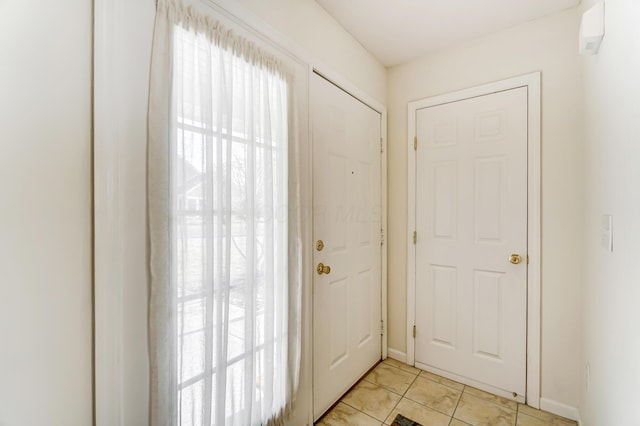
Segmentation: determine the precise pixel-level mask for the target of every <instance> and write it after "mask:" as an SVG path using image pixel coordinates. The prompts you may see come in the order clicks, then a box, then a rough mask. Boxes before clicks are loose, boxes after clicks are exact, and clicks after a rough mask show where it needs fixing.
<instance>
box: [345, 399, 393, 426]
mask: <svg viewBox="0 0 640 426" xmlns="http://www.w3.org/2000/svg"><path fill="white" fill-rule="evenodd" d="M340 402H341V403H343V404H344V405H346V406H348V407H351V408H353V409H354V410H356V411H357V412H358V413H362V414H364V415H365V416H367V417H369V418H371V419H373V420H375V421H376V422H380V420H378V419H376V418H375V417H373V416H371V415H369V414H367V413H365V412H364V411H362V410H359V409H358V408H356V407H354V406H353V405H350V404H348V403H346V402H344V401H343V400H342V399H341V400H340ZM380 424H384V420H383V421H381V422H380Z"/></svg>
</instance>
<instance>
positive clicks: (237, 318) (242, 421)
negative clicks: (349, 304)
mask: <svg viewBox="0 0 640 426" xmlns="http://www.w3.org/2000/svg"><path fill="white" fill-rule="evenodd" d="M150 85H151V86H150V94H149V117H148V138H149V140H148V165H147V167H148V184H147V185H148V188H147V192H148V218H149V241H150V276H151V287H150V302H149V315H150V318H149V323H150V358H151V424H152V425H154V426H156V425H167V426H169V425H219V426H222V425H237V426H247V425H267V424H269V425H282V424H284V421H285V419H286V418H287V416H288V414H289V413H290V412H291V410H292V409H293V402H294V399H295V394H296V391H297V387H298V379H299V370H300V357H301V283H302V237H301V206H300V186H299V182H300V177H299V161H298V143H297V128H296V116H295V110H296V108H295V106H294V104H295V94H294V89H293V88H294V84H293V74H292V73H291V72H290V71H289V69H288V68H287V66H286V65H285V64H284V63H283V62H281V61H279V60H278V59H277V58H276V57H275V56H274V55H271V54H270V53H269V52H267V51H265V50H263V49H260V48H258V47H257V46H256V45H255V44H254V43H252V42H251V41H250V40H247V39H245V38H243V37H242V36H240V35H238V34H237V33H236V32H234V31H233V30H231V29H228V28H226V27H225V26H224V25H223V24H222V23H220V22H219V21H217V20H215V19H213V18H211V17H209V16H204V15H201V14H199V12H198V11H196V10H195V9H193V8H190V7H184V6H183V5H182V4H181V3H180V2H178V1H175V0H159V2H158V8H157V16H156V24H155V30H154V40H153V54H152V64H151V83H150Z"/></svg>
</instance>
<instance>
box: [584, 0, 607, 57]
mask: <svg viewBox="0 0 640 426" xmlns="http://www.w3.org/2000/svg"><path fill="white" fill-rule="evenodd" d="M603 38H604V2H603V1H601V2H598V3H596V4H595V5H594V6H593V7H592V8H591V9H589V10H587V11H586V12H584V14H583V15H582V22H581V23H580V54H581V55H595V54H597V53H598V50H600V44H601V43H602V39H603Z"/></svg>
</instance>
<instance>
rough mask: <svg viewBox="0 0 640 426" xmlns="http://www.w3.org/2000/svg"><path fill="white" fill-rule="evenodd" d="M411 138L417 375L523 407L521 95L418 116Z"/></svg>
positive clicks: (524, 161)
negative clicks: (434, 375)
mask: <svg viewBox="0 0 640 426" xmlns="http://www.w3.org/2000/svg"><path fill="white" fill-rule="evenodd" d="M416 135H417V138H418V143H419V146H418V149H417V152H416V155H417V157H416V231H417V241H416V262H415V264H416V302H415V303H416V337H415V361H416V366H418V367H421V368H424V369H426V370H431V371H433V372H438V373H441V374H443V375H447V376H449V377H452V378H457V379H458V380H460V381H463V382H466V383H468V384H471V385H475V386H478V387H481V388H484V389H485V390H489V391H492V392H494V393H497V394H500V395H503V396H509V397H511V398H514V399H516V400H519V401H524V396H525V388H526V344H527V342H526V319H527V281H526V278H527V265H526V259H527V256H526V250H527V88H526V87H523V88H517V89H512V90H507V91H504V92H498V93H493V94H490V95H485V96H480V97H476V98H471V99H466V100H462V101H458V102H452V103H448V104H443V105H438V106H433V107H429V108H424V109H420V110H418V111H417V115H416ZM512 254H513V255H514V256H512ZM520 259H521V262H520V263H517V262H518V261H519V260H520ZM514 393H515V394H514Z"/></svg>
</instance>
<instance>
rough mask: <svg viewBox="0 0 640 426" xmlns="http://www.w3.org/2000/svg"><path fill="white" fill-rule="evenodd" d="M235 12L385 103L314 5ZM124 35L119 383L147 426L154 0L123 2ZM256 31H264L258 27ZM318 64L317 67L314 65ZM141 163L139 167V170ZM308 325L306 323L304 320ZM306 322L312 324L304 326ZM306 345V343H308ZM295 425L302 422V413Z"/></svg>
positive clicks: (379, 80)
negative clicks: (148, 200) (148, 168)
mask: <svg viewBox="0 0 640 426" xmlns="http://www.w3.org/2000/svg"><path fill="white" fill-rule="evenodd" d="M219 3H220V4H221V5H222V6H228V8H229V9H230V10H231V11H232V12H237V11H241V12H242V14H243V15H245V16H247V17H248V18H249V19H248V20H249V21H250V22H251V23H254V22H258V23H260V26H261V27H263V28H267V29H269V30H272V31H275V32H276V33H278V35H279V37H281V38H282V39H284V40H286V42H287V43H290V44H291V46H293V47H294V48H295V49H300V50H302V51H304V52H305V55H308V56H309V57H311V58H317V60H318V63H320V64H322V65H323V66H325V67H328V68H329V69H330V70H331V71H334V72H337V73H338V74H339V75H341V76H342V77H344V78H346V79H348V80H350V81H351V82H353V83H354V84H355V85H356V86H358V87H359V88H360V89H361V90H362V91H363V92H365V93H367V94H368V95H369V96H371V97H373V98H376V99H378V100H380V101H382V102H384V101H385V96H386V71H385V69H384V67H382V65H380V64H379V63H378V62H377V61H376V60H375V59H374V58H373V57H372V56H371V55H370V54H369V53H368V52H366V51H365V50H364V48H363V47H362V46H360V45H359V44H358V43H357V42H356V41H355V40H354V39H353V38H352V37H351V36H350V35H349V34H348V33H347V32H346V31H344V30H343V29H342V28H341V27H340V26H339V25H338V24H337V23H336V22H335V21H334V20H333V19H332V18H331V17H329V16H328V15H327V14H326V13H325V12H324V10H323V9H321V8H320V6H318V5H317V3H315V1H313V0H297V1H295V2H292V1H287V0H269V1H264V0H261V1H256V0H240V1H235V0H234V1H225V0H221V1H220V2H219ZM118 4H119V7H120V14H121V16H122V18H121V20H119V21H118V25H119V28H120V31H121V33H122V36H121V38H120V39H118V40H114V43H115V44H114V46H116V48H117V49H118V52H119V53H118V57H119V60H118V67H117V68H118V69H119V73H120V76H121V84H120V85H119V87H115V88H114V90H117V91H118V92H119V94H120V95H119V96H120V118H119V124H118V125H119V138H120V147H119V153H120V164H119V169H120V173H119V199H120V219H121V226H120V234H119V236H120V240H121V247H122V249H121V258H120V262H121V265H122V275H121V285H122V291H123V297H122V302H123V303H122V308H123V316H122V318H123V328H122V382H123V389H122V390H123V421H124V423H123V424H124V425H131V426H133V425H142V424H147V423H148V411H149V408H148V407H149V405H148V404H149V357H148V334H147V327H148V323H147V315H148V310H147V303H148V275H147V268H148V261H147V243H146V229H147V224H146V169H145V168H144V167H143V165H144V164H145V162H146V137H147V135H146V114H147V94H148V85H149V83H148V76H149V58H150V54H151V38H152V37H151V36H152V30H153V19H154V15H155V1H154V0H142V1H136V2H130V1H125V0H121V1H119V2H118ZM259 30H261V29H260V28H259ZM312 65H316V64H312ZM141 165H142V166H141ZM309 321H310V320H309ZM307 325H309V324H307ZM306 347H307V348H308V346H306ZM302 381H303V385H307V388H306V389H305V390H304V391H303V393H302V395H301V396H300V399H299V401H298V406H299V407H302V408H303V409H304V408H305V407H306V405H305V404H308V402H309V401H310V396H311V395H310V389H309V388H308V386H310V385H311V382H310V378H304V377H303V378H302ZM297 414H299V416H300V417H296V419H295V420H294V421H293V422H292V424H295V425H296V426H297V425H299V424H302V423H301V422H303V421H304V420H301V419H305V417H306V416H304V415H303V414H304V413H303V412H302V411H298V413H297Z"/></svg>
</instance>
